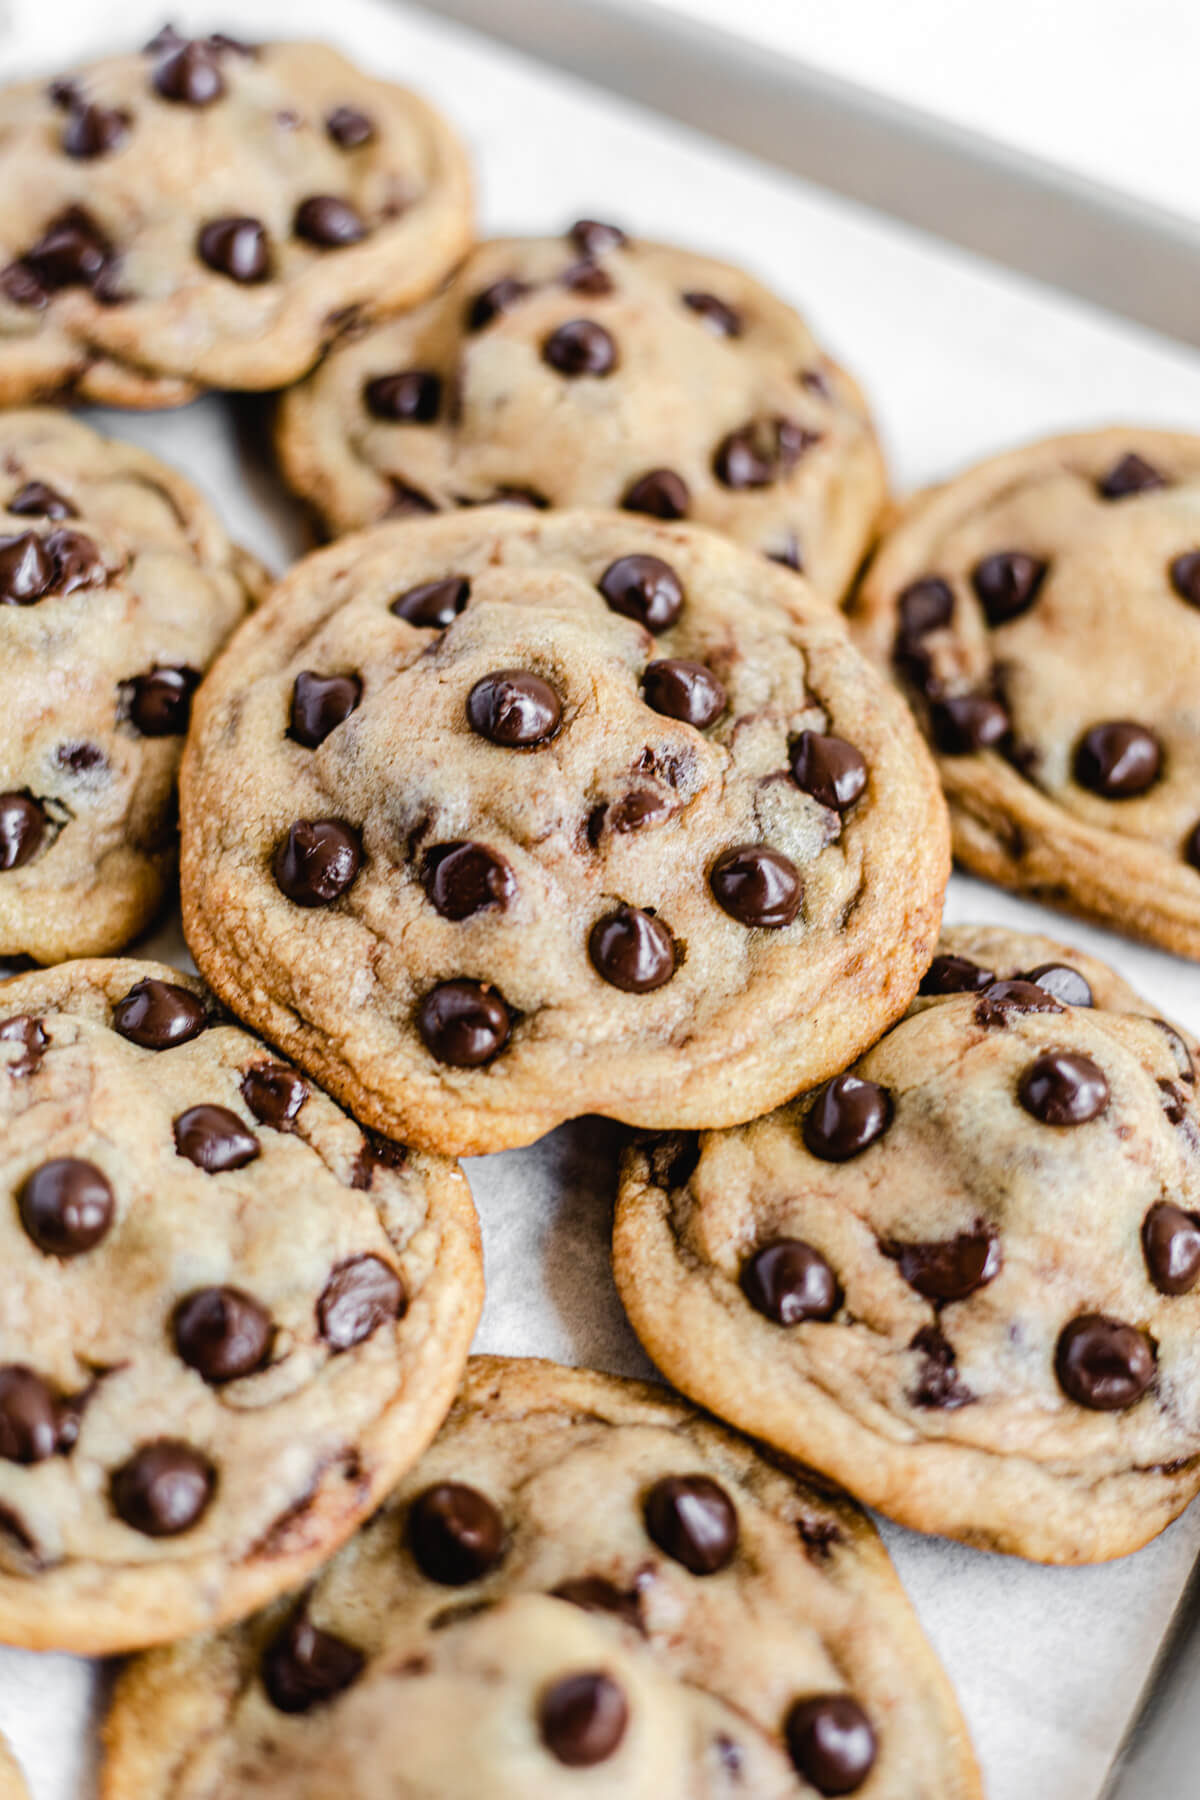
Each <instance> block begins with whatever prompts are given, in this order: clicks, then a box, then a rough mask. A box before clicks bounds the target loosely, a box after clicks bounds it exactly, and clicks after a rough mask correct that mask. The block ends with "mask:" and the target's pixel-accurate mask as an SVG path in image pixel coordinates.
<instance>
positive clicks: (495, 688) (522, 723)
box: [467, 669, 562, 750]
mask: <svg viewBox="0 0 1200 1800" xmlns="http://www.w3.org/2000/svg"><path fill="white" fill-rule="evenodd" d="M467 722H468V724H469V725H470V727H471V730H472V731H474V732H475V733H476V734H477V735H478V736H479V737H483V738H487V739H488V741H489V743H493V744H501V745H503V746H504V747H505V748H506V749H509V750H531V749H533V748H535V747H536V746H537V745H539V744H546V743H549V741H550V740H551V738H553V737H555V736H556V735H557V733H558V728H559V726H560V725H561V724H562V701H561V700H560V699H559V697H558V695H557V694H556V693H555V691H554V689H553V688H552V687H551V686H550V684H549V682H546V681H543V680H542V678H541V677H540V675H531V674H530V673H529V672H528V670H526V669H498V670H497V671H496V673H495V674H494V675H485V676H483V678H482V679H481V680H479V681H477V682H476V683H475V686H474V687H473V688H472V689H471V692H470V693H469V694H468V695H467Z"/></svg>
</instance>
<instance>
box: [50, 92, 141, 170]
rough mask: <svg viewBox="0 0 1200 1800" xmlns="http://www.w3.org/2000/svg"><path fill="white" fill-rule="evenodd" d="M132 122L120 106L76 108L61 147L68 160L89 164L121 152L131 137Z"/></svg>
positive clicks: (64, 129)
mask: <svg viewBox="0 0 1200 1800" xmlns="http://www.w3.org/2000/svg"><path fill="white" fill-rule="evenodd" d="M132 123H133V120H132V118H131V117H130V115H129V114H128V113H127V112H126V111H125V109H124V107H121V106H98V105H96V104H95V102H92V103H89V104H83V105H78V106H73V107H72V108H71V112H70V115H69V117H68V119H67V123H66V125H65V126H64V128H63V134H62V147H63V149H64V150H65V151H66V153H67V155H68V156H75V157H78V158H80V159H81V160H84V161H87V160H90V159H91V158H92V157H95V156H107V155H108V154H109V153H110V152H111V151H113V150H119V149H120V147H121V145H122V144H123V143H124V142H125V139H126V138H127V137H128V136H129V128H130V126H131V125H132Z"/></svg>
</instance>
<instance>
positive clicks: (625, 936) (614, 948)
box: [588, 906, 675, 994]
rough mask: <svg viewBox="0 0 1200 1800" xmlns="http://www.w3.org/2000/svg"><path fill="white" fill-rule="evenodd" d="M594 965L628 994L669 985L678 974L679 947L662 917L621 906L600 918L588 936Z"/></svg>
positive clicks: (642, 992) (604, 976)
mask: <svg viewBox="0 0 1200 1800" xmlns="http://www.w3.org/2000/svg"><path fill="white" fill-rule="evenodd" d="M588 955H589V957H590V958H591V961H592V967H593V968H594V969H595V971H596V973H597V974H598V975H600V976H601V977H602V978H603V979H604V980H605V981H607V982H611V984H612V986H613V987H616V988H620V989H621V990H622V992H624V993H626V994H648V993H651V992H652V991H653V990H654V989H655V988H660V987H665V985H666V984H667V982H668V981H670V979H671V977H672V975H674V973H675V946H674V944H673V943H672V941H671V934H670V932H669V931H668V930H667V928H666V926H665V925H664V924H663V923H662V921H661V920H660V919H656V918H655V917H654V916H653V914H651V913H647V912H642V911H641V910H640V909H639V908H638V907H636V906H619V907H618V908H617V910H616V912H611V913H606V914H605V916H604V918H602V919H597V921H596V923H595V924H594V925H593V926H592V929H591V933H590V934H589V937H588Z"/></svg>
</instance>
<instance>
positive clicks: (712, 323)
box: [681, 291, 743, 338]
mask: <svg viewBox="0 0 1200 1800" xmlns="http://www.w3.org/2000/svg"><path fill="white" fill-rule="evenodd" d="M681 298H682V300H683V304H684V305H685V306H686V307H688V308H689V310H690V311H691V312H694V313H695V314H697V316H698V317H699V318H701V319H703V321H704V323H705V324H706V325H707V326H708V328H709V330H710V331H711V332H713V333H715V335H716V336H717V337H728V338H736V337H741V335H742V330H743V322H742V315H741V313H740V312H739V311H738V309H737V307H736V306H730V305H729V303H728V302H727V301H725V300H721V299H718V297H717V295H716V294H705V293H700V292H697V291H693V292H690V293H686V294H684V295H682V296H681Z"/></svg>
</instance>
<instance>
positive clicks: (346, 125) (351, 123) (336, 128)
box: [325, 106, 375, 150]
mask: <svg viewBox="0 0 1200 1800" xmlns="http://www.w3.org/2000/svg"><path fill="white" fill-rule="evenodd" d="M325 131H326V135H327V136H328V137H330V138H331V139H332V140H333V142H334V143H335V144H336V145H337V146H338V148H339V149H340V150H358V149H359V148H360V147H361V146H362V145H363V144H369V143H370V142H371V139H372V138H373V137H374V136H375V125H374V121H373V120H371V119H369V118H368V117H367V115H366V113H365V112H360V111H359V110H358V108H357V106H335V107H334V109H333V111H332V112H328V113H326V114H325Z"/></svg>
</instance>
